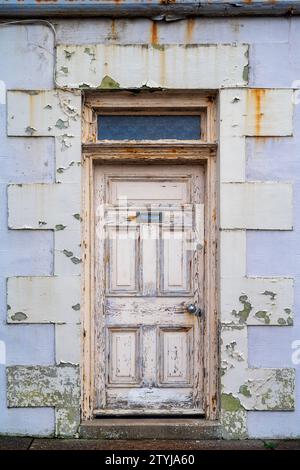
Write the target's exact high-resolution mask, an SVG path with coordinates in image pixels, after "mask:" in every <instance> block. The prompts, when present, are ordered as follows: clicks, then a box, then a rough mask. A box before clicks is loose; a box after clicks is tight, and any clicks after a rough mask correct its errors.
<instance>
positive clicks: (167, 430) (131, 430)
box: [79, 418, 221, 440]
mask: <svg viewBox="0 0 300 470" xmlns="http://www.w3.org/2000/svg"><path fill="white" fill-rule="evenodd" d="M79 434H80V437H81V438H83V439H117V440H143V439H168V440H170V439H176V440H207V439H210V440H212V439H220V438H221V425H220V423H219V422H217V421H207V420H201V419H193V418H178V419H174V418H158V419H155V418H143V419H139V418H98V419H93V420H91V421H85V422H83V423H81V426H80V432H79Z"/></svg>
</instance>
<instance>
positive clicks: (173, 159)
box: [81, 92, 220, 420]
mask: <svg viewBox="0 0 300 470" xmlns="http://www.w3.org/2000/svg"><path fill="white" fill-rule="evenodd" d="M128 93H129V92H125V93H124V94H125V97H124V96H122V94H121V93H117V98H116V93H102V94H100V95H99V93H97V94H91V95H89V96H88V99H87V100H86V106H84V110H83V165H82V170H83V175H82V207H83V215H82V218H83V221H82V222H83V224H82V226H83V233H82V251H83V257H82V259H83V271H82V274H83V276H82V361H81V385H82V401H81V411H82V420H88V419H92V418H93V410H94V404H93V400H94V363H95V357H94V354H95V341H94V331H95V323H94V311H95V285H94V278H95V275H94V262H93V260H94V230H95V222H94V204H93V203H94V184H93V179H94V167H95V164H101V162H103V163H105V164H114V163H117V164H120V163H122V164H124V163H135V164H138V163H144V164H145V163H146V164H151V163H156V164H162V165H163V164H164V165H165V164H172V165H174V164H184V163H186V164H190V163H199V164H201V165H205V245H204V271H205V276H204V312H205V315H206V316H205V321H204V348H203V350H204V371H203V376H204V387H203V396H204V404H203V407H204V411H205V417H206V419H210V420H215V419H218V417H219V405H220V403H219V398H218V397H219V379H220V378H219V370H220V367H219V346H218V345H219V335H218V329H219V312H218V296H217V273H218V271H217V268H218V266H217V225H218V221H217V206H216V155H217V146H216V143H215V139H214V136H215V134H214V131H213V129H214V123H213V122H211V121H214V120H215V108H214V105H213V104H212V103H213V100H212V99H211V97H208V96H207V95H205V96H204V95H203V94H202V93H201V94H199V95H197V100H195V96H193V98H192V99H190V96H189V99H188V100H186V101H188V105H190V104H191V103H192V104H193V110H196V109H201V112H205V109H204V108H205V106H206V121H205V123H206V132H205V134H204V135H205V138H206V141H203V140H201V141H190V142H188V141H184V142H179V141H177V142H167V141H163V142H162V141H158V142H153V141H152V142H145V141H142V142H136V141H135V142H124V141H123V142H121V141H120V142H116V141H114V142H113V141H111V142H105V141H103V142H99V141H97V138H96V129H95V125H96V124H95V122H96V120H95V116H96V114H97V109H99V108H101V110H102V106H103V107H104V108H105V109H106V110H109V105H110V106H111V107H112V109H113V110H114V112H115V110H116V109H119V110H120V111H119V112H120V113H121V112H122V114H123V112H124V109H129V107H130V106H132V107H133V109H138V110H139V112H141V109H142V112H143V114H145V112H146V111H147V110H149V107H150V108H151V110H152V112H153V107H151V104H152V103H151V102H153V98H152V96H151V97H150V99H151V101H149V100H148V98H147V99H146V100H145V101H146V104H145V103H143V102H142V100H143V98H144V97H143V96H142V97H141V99H140V100H139V102H138V104H137V100H134V103H132V97H131V96H130V94H129V95H128ZM103 95H104V96H103ZM108 95H110V96H108ZM194 95H195V94H194ZM171 97H172V96H171ZM169 98H170V94H169V95H168V100H166V97H165V96H163V97H162V96H159V97H158V99H157V100H156V101H155V103H156V106H157V108H159V109H160V110H161V109H162V107H163V104H164V103H170V101H171V105H172V106H173V107H172V110H174V108H175V106H174V101H176V103H177V101H178V104H177V107H176V109H177V112H179V111H180V110H181V112H182V113H183V112H186V111H187V110H188V109H189V106H188V105H187V102H186V101H185V100H184V99H183V97H182V95H180V94H178V93H176V94H175V98H174V95H173V98H174V99H173V101H172V100H170V99H169ZM116 100H117V102H118V105H119V106H118V105H116ZM180 103H181V107H180V106H179V104H180ZM199 103H200V105H201V106H199ZM143 105H144V108H143ZM158 105H159V106H158ZM196 105H197V106H196ZM146 106H147V109H146ZM154 108H155V106H154ZM157 108H156V109H157ZM212 108H214V109H212ZM166 111H167V106H166ZM101 112H102V111H101ZM158 150H159V151H158Z"/></svg>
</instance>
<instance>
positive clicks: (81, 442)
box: [0, 436, 300, 451]
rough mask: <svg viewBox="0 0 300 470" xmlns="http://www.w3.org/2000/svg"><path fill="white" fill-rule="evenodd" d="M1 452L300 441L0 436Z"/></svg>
mask: <svg viewBox="0 0 300 470" xmlns="http://www.w3.org/2000/svg"><path fill="white" fill-rule="evenodd" d="M0 450H107V451H119V450H120V451H122V450H163V451H168V450H300V439H297V440H250V439H249V440H242V441H238V440H235V441H225V440H202V441H197V440H189V441H188V440H186V441H183V440H180V441H179V440H154V439H151V440H126V441H125V440H122V441H120V440H119V441H118V440H99V439H97V440H96V439H41V438H32V437H15V436H3V437H1V436H0Z"/></svg>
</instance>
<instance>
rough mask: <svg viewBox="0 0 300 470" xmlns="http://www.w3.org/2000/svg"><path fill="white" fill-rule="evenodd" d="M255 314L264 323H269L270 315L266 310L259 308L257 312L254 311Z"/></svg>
mask: <svg viewBox="0 0 300 470" xmlns="http://www.w3.org/2000/svg"><path fill="white" fill-rule="evenodd" d="M255 316H256V318H258V319H259V320H262V321H264V323H265V324H266V325H269V323H270V315H268V312H266V311H265V310H260V311H258V312H256V313H255Z"/></svg>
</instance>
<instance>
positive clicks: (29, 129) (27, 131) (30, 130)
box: [25, 126, 37, 135]
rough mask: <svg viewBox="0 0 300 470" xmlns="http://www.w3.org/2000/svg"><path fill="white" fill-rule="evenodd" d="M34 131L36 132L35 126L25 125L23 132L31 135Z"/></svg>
mask: <svg viewBox="0 0 300 470" xmlns="http://www.w3.org/2000/svg"><path fill="white" fill-rule="evenodd" d="M35 132H37V129H36V128H35V127H32V126H27V127H26V128H25V133H26V134H28V135H33V134H34V133H35Z"/></svg>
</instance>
